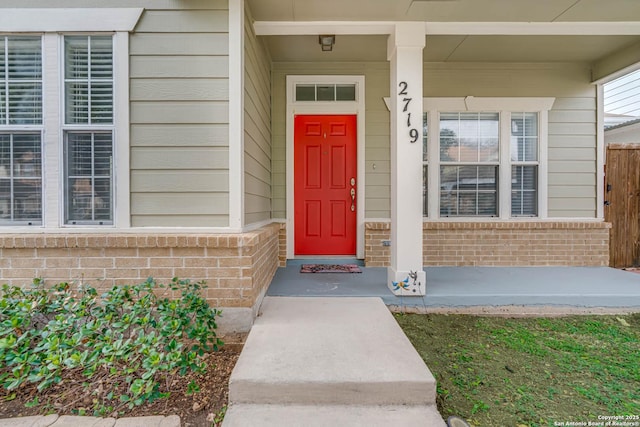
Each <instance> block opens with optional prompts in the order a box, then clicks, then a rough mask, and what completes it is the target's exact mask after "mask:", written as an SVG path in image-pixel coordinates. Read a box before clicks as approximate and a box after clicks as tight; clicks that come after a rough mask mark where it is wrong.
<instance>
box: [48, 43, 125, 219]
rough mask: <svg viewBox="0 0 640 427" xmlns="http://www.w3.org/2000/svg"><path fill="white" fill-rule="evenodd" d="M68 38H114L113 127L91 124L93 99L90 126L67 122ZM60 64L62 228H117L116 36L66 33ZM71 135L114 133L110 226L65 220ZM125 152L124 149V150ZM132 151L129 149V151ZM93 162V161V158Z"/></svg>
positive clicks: (103, 124) (112, 80)
mask: <svg viewBox="0 0 640 427" xmlns="http://www.w3.org/2000/svg"><path fill="white" fill-rule="evenodd" d="M66 36H83V37H91V36H98V37H101V36H102V37H104V36H110V37H111V46H112V55H113V57H112V58H113V62H112V67H113V75H112V79H111V82H112V96H113V99H112V122H111V124H107V123H92V122H91V99H89V106H88V114H89V117H88V122H87V123H81V124H76V123H72V124H71V123H67V120H66V111H67V103H66V92H65V91H66V83H67V79H66V78H65V63H64V61H65V44H64V39H65V37H66ZM59 42H60V48H59V49H60V62H61V67H60V88H61V94H60V100H61V108H60V126H61V149H62V155H61V159H62V160H61V161H62V163H61V165H60V166H61V170H62V188H61V190H62V192H61V217H60V222H61V225H62V226H64V227H83V228H86V227H92V226H96V227H100V228H105V227H113V226H114V225H115V222H116V206H117V204H116V197H117V195H118V193H119V191H118V188H117V185H116V173H115V165H116V162H117V158H118V157H117V154H116V145H117V143H118V141H117V140H116V136H115V128H116V117H115V115H116V105H115V92H116V88H117V87H118V86H120V84H118V82H117V81H116V75H115V61H116V59H115V58H116V46H115V35H114V34H113V33H88V34H84V33H83V34H77V33H70V34H63V35H61V37H60V40H59ZM90 49H91V47H90V46H89V50H90ZM91 82H92V81H91V79H88V81H87V83H88V84H89V88H90V87H91ZM70 133H91V134H95V133H111V144H112V156H113V164H112V166H111V200H110V203H111V210H112V220H110V221H108V223H107V224H104V225H97V223H98V221H93V224H91V223H83V222H82V221H77V222H76V223H74V222H72V220H69V221H65V218H66V217H67V213H66V212H65V206H66V205H67V200H66V197H67V191H66V190H67V188H66V187H67V184H68V182H67V181H68V178H67V164H66V163H67V156H66V152H65V148H66V145H67V135H68V134H70ZM120 151H122V150H120ZM126 151H127V152H128V150H126ZM92 160H93V159H92Z"/></svg>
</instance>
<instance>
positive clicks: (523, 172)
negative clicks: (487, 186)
mask: <svg viewBox="0 0 640 427" xmlns="http://www.w3.org/2000/svg"><path fill="white" fill-rule="evenodd" d="M537 190H538V167H537V166H512V167H511V215H512V216H536V215H537V214H538V194H537V193H538V191H537Z"/></svg>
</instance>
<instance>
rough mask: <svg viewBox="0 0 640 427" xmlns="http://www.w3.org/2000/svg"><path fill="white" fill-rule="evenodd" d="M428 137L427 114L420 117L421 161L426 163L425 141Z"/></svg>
mask: <svg viewBox="0 0 640 427" xmlns="http://www.w3.org/2000/svg"><path fill="white" fill-rule="evenodd" d="M428 136H429V129H428V128H427V113H424V114H423V115H422V161H423V162H426V161H427V160H428V159H427V141H428V138H427V137H428Z"/></svg>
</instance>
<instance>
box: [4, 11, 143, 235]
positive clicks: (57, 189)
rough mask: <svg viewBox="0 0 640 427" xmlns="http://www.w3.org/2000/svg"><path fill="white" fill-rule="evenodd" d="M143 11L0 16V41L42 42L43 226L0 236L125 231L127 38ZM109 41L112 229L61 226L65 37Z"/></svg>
mask: <svg viewBox="0 0 640 427" xmlns="http://www.w3.org/2000/svg"><path fill="white" fill-rule="evenodd" d="M143 10H144V9H143V8H68V9H60V8H15V9H14V8H7V9H3V10H2V14H1V15H0V28H2V29H3V35H11V34H12V33H19V34H21V35H29V34H33V35H39V36H41V37H42V62H43V81H42V85H43V89H42V90H43V94H42V98H43V102H42V109H43V124H42V129H43V138H42V144H43V151H42V176H43V184H42V188H43V190H42V192H43V204H42V210H43V212H42V216H43V218H42V225H41V226H30V227H25V226H19V225H16V226H3V227H0V233H3V232H5V233H15V232H24V233H28V232H42V230H43V229H45V230H50V231H56V230H61V229H65V230H68V231H70V230H72V229H73V228H74V227H75V228H76V229H77V230H78V231H80V232H92V231H99V232H104V231H105V230H107V229H110V228H117V229H128V228H130V227H131V219H130V209H131V208H130V202H129V192H130V190H129V189H130V182H129V114H130V113H129V32H131V31H133V29H134V27H135V25H136V24H137V22H138V21H139V19H140V17H141V16H142V12H143ZM90 34H91V35H112V36H113V73H114V76H113V79H114V92H113V110H114V112H113V121H114V123H113V126H112V129H113V138H114V147H113V156H114V165H113V177H114V178H113V188H114V200H113V203H114V207H113V209H114V213H113V215H114V218H113V224H112V225H106V226H104V225H103V226H92V225H88V226H72V225H65V224H64V211H63V208H64V203H63V195H64V190H63V189H64V187H63V185H64V173H63V172H64V166H63V165H64V163H63V162H64V157H63V147H64V142H63V137H64V134H63V126H62V123H63V119H64V110H63V109H62V108H63V96H64V90H63V89H64V86H63V79H64V75H63V69H62V65H63V55H64V50H63V49H62V48H61V46H62V38H63V36H64V35H90Z"/></svg>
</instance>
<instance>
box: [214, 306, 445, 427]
mask: <svg viewBox="0 0 640 427" xmlns="http://www.w3.org/2000/svg"><path fill="white" fill-rule="evenodd" d="M435 397H436V382H435V379H434V378H433V375H432V374H431V372H430V371H429V369H428V368H427V366H426V365H425V364H424V362H423V361H422V359H421V358H420V356H419V355H418V353H417V352H416V351H415V349H414V348H413V346H412V345H411V343H410V342H409V340H408V339H407V337H406V336H405V335H404V333H403V332H402V330H401V329H400V327H399V326H398V324H397V323H396V321H395V320H394V319H393V317H392V315H391V313H390V312H389V310H388V309H387V308H386V306H385V305H384V303H383V302H382V300H381V299H380V298H286V297H266V298H265V299H264V302H263V304H262V307H261V314H260V315H259V316H258V318H257V319H256V322H255V324H254V326H253V328H252V330H251V332H250V333H249V336H248V338H247V341H246V342H245V345H244V349H243V351H242V353H241V355H240V358H239V359H238V362H237V364H236V367H235V369H234V371H233V373H232V374H231V380H230V382H229V403H230V409H229V412H227V416H226V417H225V423H224V426H225V427H227V426H236V425H254V426H262V425H264V426H271V425H292V426H293V425H311V426H320V425H376V424H375V423H372V420H376V419H380V420H383V419H389V420H391V421H392V422H387V423H386V424H384V425H434V426H436V425H442V426H444V422H443V421H442V418H441V417H440V416H439V415H437V411H436V410H435ZM403 412H406V413H407V414H406V417H409V418H407V420H415V419H416V418H411V417H418V418H420V420H422V421H421V422H420V423H418V424H416V423H413V424H412V423H409V422H407V423H405V424H403V422H404V421H403V419H404V418H402V417H403V416H405V415H402V416H401V413H403ZM350 413H352V414H351V415H349V414H350ZM236 414H237V415H236ZM314 414H315V415H314ZM285 416H287V417H290V419H291V424H283V423H282V418H281V417H285ZM314 416H315V417H318V419H317V421H316V422H315V424H313V423H308V422H301V421H300V422H298V420H301V419H304V420H307V419H309V420H312V419H313V418H314ZM348 416H349V417H352V418H345V417H348ZM236 417H237V418H236ZM246 417H257V418H255V420H264V423H263V422H262V421H260V422H258V423H256V422H253V423H245V424H243V423H242V422H241V420H245V421H246V420H248V419H250V418H246ZM379 417H381V418H379ZM424 417H432V418H433V419H437V421H438V422H439V423H440V424H438V423H437V422H436V421H434V422H432V423H429V424H424V420H425V419H427V418H424ZM396 419H397V420H398V421H397V422H396V421H395V420H396ZM428 419H430V418H428ZM237 420H239V421H237ZM334 420H335V421H334ZM341 420H342V421H341ZM381 425H382V424H381Z"/></svg>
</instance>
